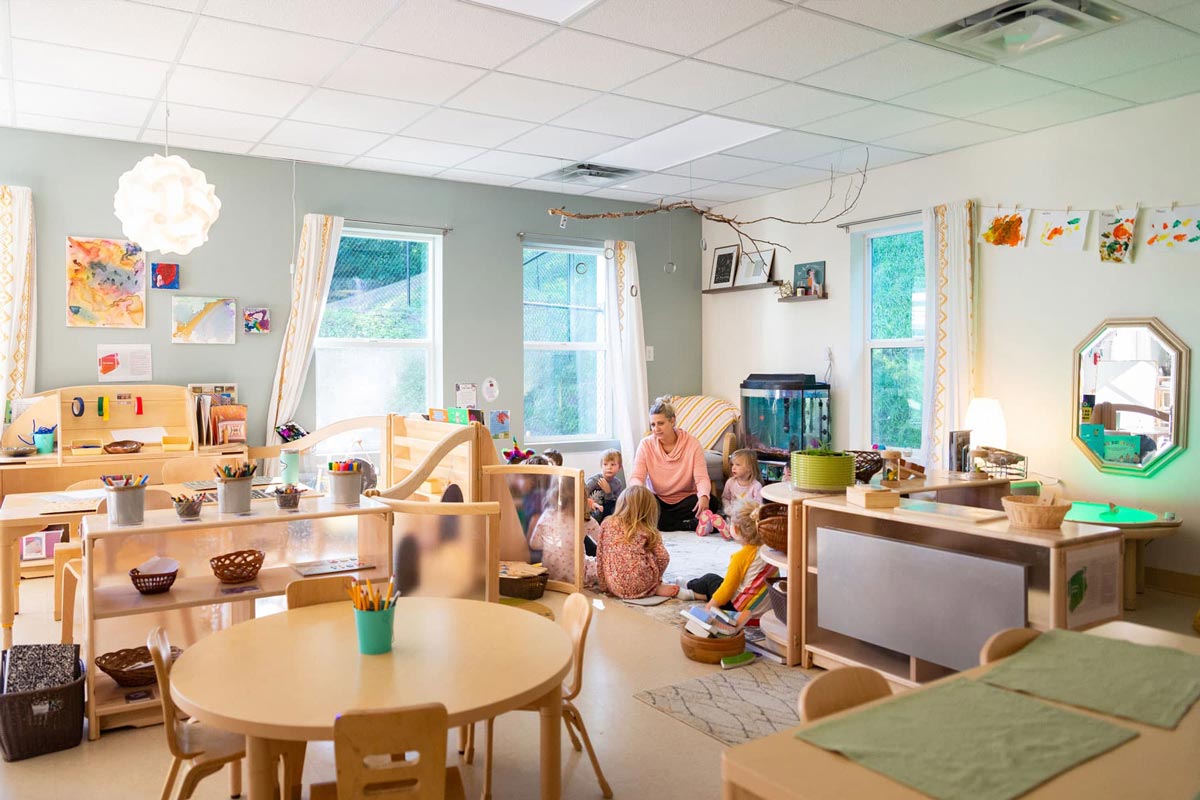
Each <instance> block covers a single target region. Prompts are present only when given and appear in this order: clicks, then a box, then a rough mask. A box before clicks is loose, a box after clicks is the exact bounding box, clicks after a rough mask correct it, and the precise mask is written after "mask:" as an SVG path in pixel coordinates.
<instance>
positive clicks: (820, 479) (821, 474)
mask: <svg viewBox="0 0 1200 800" xmlns="http://www.w3.org/2000/svg"><path fill="white" fill-rule="evenodd" d="M792 485H793V486H795V487H796V488H797V489H811V490H817V491H822V490H837V489H844V488H845V487H847V486H853V485H854V455H853V454H852V453H843V452H840V451H837V450H834V449H833V448H832V447H831V446H830V444H829V442H817V441H815V440H814V441H813V442H812V447H811V448H809V449H808V450H797V451H795V452H794V453H792Z"/></svg>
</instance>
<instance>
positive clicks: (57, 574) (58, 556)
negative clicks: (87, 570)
mask: <svg viewBox="0 0 1200 800" xmlns="http://www.w3.org/2000/svg"><path fill="white" fill-rule="evenodd" d="M73 558H83V542H80V541H77V540H74V539H72V540H71V541H69V542H60V543H59V544H57V545H55V546H54V621H55V622H58V621H59V620H60V619H62V612H63V568H64V567H66V565H67V562H68V561H70V560H71V559H73Z"/></svg>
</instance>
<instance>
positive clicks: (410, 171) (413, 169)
mask: <svg viewBox="0 0 1200 800" xmlns="http://www.w3.org/2000/svg"><path fill="white" fill-rule="evenodd" d="M346 166H348V167H350V168H352V169H366V170H371V171H372V172H393V173H396V174H397V175H421V176H424V177H429V176H430V175H436V174H437V173H439V172H441V171H442V170H444V169H445V167H436V166H432V165H430V164H413V163H411V162H409V161H392V160H391V159H389V158H371V157H370V156H359V157H358V158H356V159H354V160H353V161H351V162H350V163H349V164H347V165H346Z"/></svg>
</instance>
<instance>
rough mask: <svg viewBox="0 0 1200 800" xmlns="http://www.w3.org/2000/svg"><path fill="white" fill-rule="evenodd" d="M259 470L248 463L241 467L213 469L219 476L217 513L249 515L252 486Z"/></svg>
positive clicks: (225, 466)
mask: <svg viewBox="0 0 1200 800" xmlns="http://www.w3.org/2000/svg"><path fill="white" fill-rule="evenodd" d="M256 469H258V467H257V466H254V465H252V464H250V463H248V462H243V463H242V464H241V465H239V466H229V465H223V466H221V468H220V469H217V468H215V467H214V468H213V473H214V474H216V476H217V511H219V512H221V513H222V514H249V513H250V496H251V489H252V486H251V484H252V483H253V478H254V471H255V470H256Z"/></svg>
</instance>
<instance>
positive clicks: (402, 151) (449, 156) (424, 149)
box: [367, 136, 484, 167]
mask: <svg viewBox="0 0 1200 800" xmlns="http://www.w3.org/2000/svg"><path fill="white" fill-rule="evenodd" d="M482 152H484V150H483V149H482V148H479V147H467V146H466V145H461V144H449V143H447V142H430V141H426V140H425V139H412V138H410V137H408V136H393V137H392V138H390V139H388V140H387V141H386V142H384V143H383V144H381V145H379V146H378V147H376V148H375V149H374V150H372V151H371V152H370V153H368V154H367V155H369V156H370V157H372V158H386V159H390V160H394V161H410V162H412V163H414V164H430V165H432V166H441V167H453V166H456V165H458V164H461V163H462V162H463V161H466V160H467V159H468V158H471V157H473V156H477V155H479V154H480V153H482Z"/></svg>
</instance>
